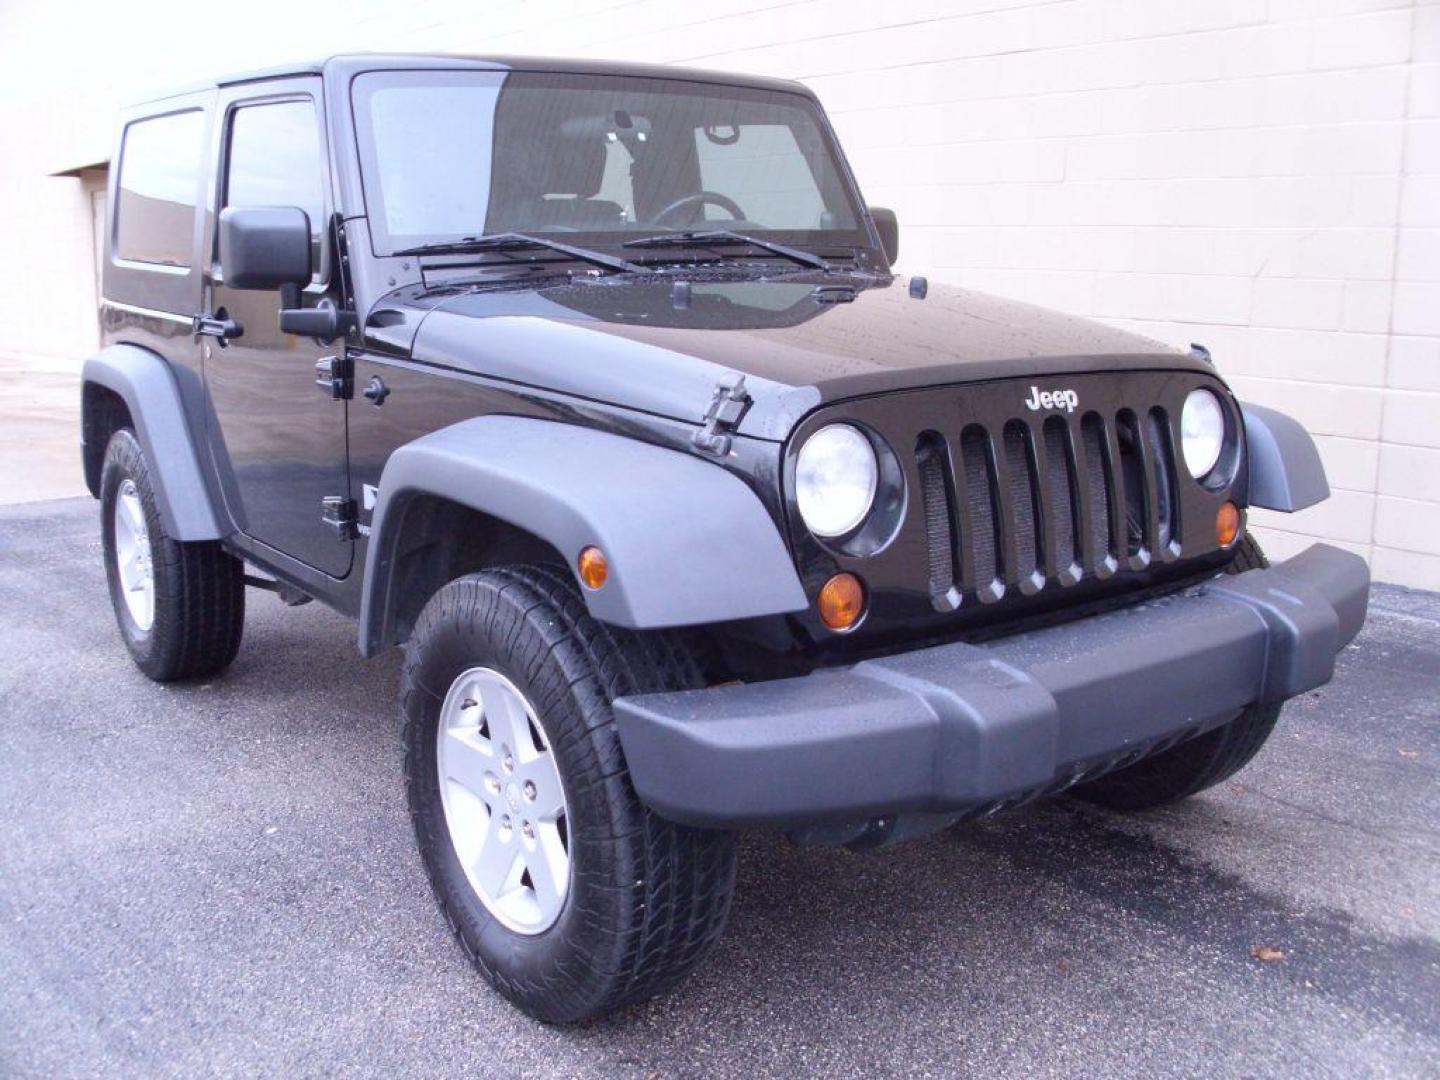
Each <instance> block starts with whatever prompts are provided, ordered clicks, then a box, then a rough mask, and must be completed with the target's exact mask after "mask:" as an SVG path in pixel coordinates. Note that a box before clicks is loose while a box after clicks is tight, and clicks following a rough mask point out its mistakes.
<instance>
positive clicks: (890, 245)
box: [870, 206, 900, 266]
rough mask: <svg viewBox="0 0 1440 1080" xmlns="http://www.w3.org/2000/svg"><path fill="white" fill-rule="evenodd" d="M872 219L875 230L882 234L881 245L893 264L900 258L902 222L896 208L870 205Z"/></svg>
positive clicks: (886, 257) (887, 259) (888, 260)
mask: <svg viewBox="0 0 1440 1080" xmlns="http://www.w3.org/2000/svg"><path fill="white" fill-rule="evenodd" d="M870 220H871V221H873V222H875V231H876V232H877V233H879V234H880V247H881V248H882V249H883V250H884V252H885V259H886V261H887V262H889V263H890V265H891V266H894V265H895V261H896V260H897V259H899V258H900V222H899V220H898V219H897V218H896V217H895V211H894V210H886V209H885V208H884V207H883V206H872V207H870Z"/></svg>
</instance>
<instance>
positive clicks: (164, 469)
mask: <svg viewBox="0 0 1440 1080" xmlns="http://www.w3.org/2000/svg"><path fill="white" fill-rule="evenodd" d="M80 378H81V384H82V385H85V384H92V383H93V384H95V385H98V386H103V387H105V388H106V389H107V390H112V391H114V392H115V393H116V394H118V395H119V396H120V397H121V399H123V400H124V402H125V405H126V407H127V408H128V409H129V410H130V419H131V421H132V422H133V423H134V425H135V437H136V438H137V439H138V440H139V441H140V446H141V448H142V449H143V450H144V451H145V460H146V462H147V463H148V464H149V466H150V480H151V483H152V485H153V487H154V489H155V502H156V504H157V508H158V509H159V511H160V519H161V521H163V522H164V524H165V531H166V532H167V533H169V534H170V535H171V536H172V537H174V538H175V539H176V540H183V541H192V540H218V539H220V538H221V537H222V536H223V535H225V534H224V532H223V531H222V530H221V529H220V525H219V518H218V517H217V516H216V514H215V508H214V506H213V505H212V504H211V502H210V493H209V490H208V489H207V488H206V486H205V477H204V473H203V472H201V469H200V457H199V455H198V454H197V453H196V451H195V444H194V442H193V441H192V440H191V438H190V428H189V426H188V425H187V424H186V422H185V409H184V406H183V405H182V404H181V401H180V387H179V386H178V385H177V384H176V382H175V375H174V373H173V372H172V371H171V370H170V365H169V364H168V363H167V362H166V361H165V360H164V359H162V358H161V357H160V356H158V355H156V354H155V353H153V352H151V351H149V350H148V349H142V348H140V347H139V346H138V345H111V346H109V347H107V348H105V349H102V350H101V351H100V352H98V353H96V354H95V355H94V356H92V357H90V359H88V360H86V361H85V368H84V371H83V373H82V374H81V377H80Z"/></svg>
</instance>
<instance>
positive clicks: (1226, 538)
mask: <svg viewBox="0 0 1440 1080" xmlns="http://www.w3.org/2000/svg"><path fill="white" fill-rule="evenodd" d="M1239 535H1240V511H1239V510H1237V509H1235V504H1234V503H1232V502H1227V503H1224V504H1223V505H1222V506H1221V507H1220V512H1219V513H1218V514H1216V515H1215V539H1216V540H1219V541H1220V546H1221V547H1229V546H1230V545H1231V544H1233V543H1234V542H1235V537H1237V536H1239Z"/></svg>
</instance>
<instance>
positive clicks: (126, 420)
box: [80, 382, 135, 499]
mask: <svg viewBox="0 0 1440 1080" xmlns="http://www.w3.org/2000/svg"><path fill="white" fill-rule="evenodd" d="M121 428H130V429H131V430H132V431H133V430H134V428H135V422H134V419H133V418H132V417H131V416H130V406H128V405H126V404H125V399H124V398H122V397H121V396H120V395H119V394H117V393H116V392H115V391H114V390H111V389H110V388H109V387H108V386H101V385H100V384H99V383H95V382H87V383H85V385H84V387H83V389H82V390H81V392H80V438H81V451H82V455H81V456H82V462H83V464H84V467H85V487H86V488H87V489H89V492H90V494H91V495H93V496H94V497H95V498H97V499H98V498H99V497H100V474H101V472H102V471H103V470H104V466H105V448H106V447H107V446H109V445H110V437H111V436H112V435H114V434H115V432H117V431H119V430H120V429H121Z"/></svg>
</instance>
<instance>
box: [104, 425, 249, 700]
mask: <svg viewBox="0 0 1440 1080" xmlns="http://www.w3.org/2000/svg"><path fill="white" fill-rule="evenodd" d="M100 520H101V530H100V531H101V540H102V545H103V547H104V550H105V575H106V578H107V579H108V580H109V584H110V602H111V605H112V606H113V607H114V609H115V621H116V622H117V623H118V624H119V627H120V637H121V639H122V640H123V641H124V642H125V647H126V648H127V649H129V650H130V655H131V657H132V658H133V659H134V660H135V665H136V666H137V667H138V668H139V669H140V670H141V671H143V672H144V673H145V674H146V675H148V676H149V677H150V678H152V679H154V680H155V681H156V682H170V681H171V680H174V679H190V678H199V677H202V676H207V675H214V674H216V673H217V672H220V671H223V670H224V669H225V668H226V667H228V666H229V664H230V662H231V661H232V660H234V659H235V654H236V652H238V651H239V649H240V636H241V633H242V632H243V630H244V628H245V564H244V563H243V562H241V561H240V560H239V559H237V558H235V557H234V556H233V555H231V554H229V553H228V552H227V551H225V549H224V548H222V547H221V546H220V543H219V541H215V540H202V541H196V542H193V543H182V542H181V541H179V540H175V539H174V538H172V537H171V536H170V535H169V534H168V533H166V531H165V525H164V523H163V522H162V521H161V519H160V512H159V510H158V509H157V507H156V502H155V488H154V485H153V484H152V483H151V480H150V466H149V463H148V462H147V461H146V460H145V452H144V450H142V449H141V447H140V443H139V441H138V440H137V439H136V438H135V435H134V433H133V432H131V431H130V430H129V429H128V428H121V429H120V430H119V431H117V432H115V434H114V435H113V436H111V438H110V443H109V445H108V446H107V447H106V448H105V461H104V466H103V469H102V471H101V474H100Z"/></svg>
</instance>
